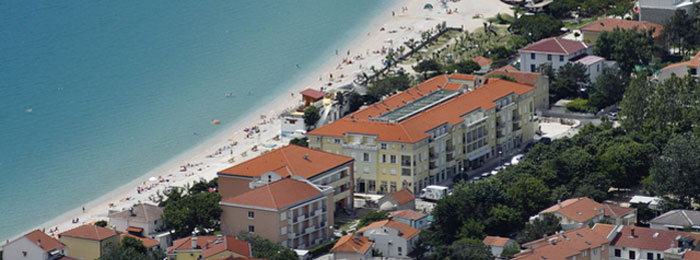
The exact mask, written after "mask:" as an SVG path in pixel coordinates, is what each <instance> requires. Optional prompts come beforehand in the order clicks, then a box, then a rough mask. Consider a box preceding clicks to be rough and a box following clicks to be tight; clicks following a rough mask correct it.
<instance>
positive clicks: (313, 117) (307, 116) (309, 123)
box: [304, 106, 321, 130]
mask: <svg viewBox="0 0 700 260" xmlns="http://www.w3.org/2000/svg"><path fill="white" fill-rule="evenodd" d="M320 119H321V114H320V112H319V111H318V108H317V107H316V106H308V107H306V108H305V109H304V124H305V125H306V129H307V130H308V129H314V128H315V126H316V123H317V122H318V120H320Z"/></svg>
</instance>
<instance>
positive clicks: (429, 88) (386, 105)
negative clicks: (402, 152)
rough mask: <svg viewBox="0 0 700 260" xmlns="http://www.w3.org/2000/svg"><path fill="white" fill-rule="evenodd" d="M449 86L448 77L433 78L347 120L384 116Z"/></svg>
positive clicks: (461, 75) (463, 77)
mask: <svg viewBox="0 0 700 260" xmlns="http://www.w3.org/2000/svg"><path fill="white" fill-rule="evenodd" d="M450 78H456V79H463V80H467V78H468V80H471V79H473V78H474V76H473V75H463V74H457V75H452V76H451V77H450ZM446 84H447V76H446V75H440V76H436V77H432V78H430V79H428V80H426V81H423V82H422V83H420V84H418V85H417V86H415V87H412V88H409V89H407V90H405V91H402V92H399V93H397V94H396V95H392V96H390V97H387V98H385V99H384V100H382V101H379V102H377V103H374V104H372V105H370V106H367V107H365V108H363V109H360V110H358V111H356V112H354V113H352V114H351V116H352V117H351V116H346V117H345V118H346V119H350V118H353V119H355V120H359V119H368V118H369V117H376V116H379V115H381V114H384V113H386V112H389V111H391V110H392V109H395V108H397V107H400V106H403V105H405V104H406V103H408V102H411V101H414V100H416V99H419V98H421V97H423V96H425V95H427V94H430V93H433V92H435V91H437V90H440V89H443V88H444V87H445V86H446Z"/></svg>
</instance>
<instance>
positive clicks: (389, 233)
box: [357, 218, 420, 258]
mask: <svg viewBox="0 0 700 260" xmlns="http://www.w3.org/2000/svg"><path fill="white" fill-rule="evenodd" d="M419 233H420V230H418V229H415V228H413V227H411V226H410V225H408V224H406V223H403V222H400V221H398V220H396V219H393V218H389V219H386V220H380V221H377V222H374V223H372V224H369V225H367V226H366V227H363V228H361V229H359V230H357V234H360V235H361V236H366V237H368V238H369V240H370V241H372V242H374V248H376V249H377V250H379V251H380V252H381V253H382V256H384V257H390V258H410V257H408V254H409V253H410V252H411V251H413V245H414V243H415V241H416V240H418V237H419Z"/></svg>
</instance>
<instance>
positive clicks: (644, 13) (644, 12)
mask: <svg viewBox="0 0 700 260" xmlns="http://www.w3.org/2000/svg"><path fill="white" fill-rule="evenodd" d="M696 2H698V1H697V0H639V20H640V21H649V22H653V23H658V24H666V23H667V22H668V20H669V19H670V18H671V17H673V14H674V13H675V12H676V10H684V11H685V12H686V13H687V14H690V13H691V12H692V10H693V4H694V3H696Z"/></svg>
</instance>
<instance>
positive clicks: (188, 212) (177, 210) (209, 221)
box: [161, 189, 222, 239]
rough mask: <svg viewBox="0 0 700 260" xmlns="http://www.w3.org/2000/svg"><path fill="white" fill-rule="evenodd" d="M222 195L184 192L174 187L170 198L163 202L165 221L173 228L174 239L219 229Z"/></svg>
mask: <svg viewBox="0 0 700 260" xmlns="http://www.w3.org/2000/svg"><path fill="white" fill-rule="evenodd" d="M220 200H221V195H220V194H219V193H215V192H203V193H196V194H192V193H189V194H184V195H183V194H182V193H181V192H180V191H179V189H174V190H173V191H172V192H170V194H168V199H167V200H165V201H163V202H161V206H165V208H164V209H163V221H165V223H166V225H167V226H168V227H169V228H171V229H172V230H173V233H172V236H173V239H178V238H182V237H187V236H189V235H192V232H194V231H196V233H197V234H201V235H204V234H210V233H212V232H213V231H215V230H219V219H220V218H221V212H222V209H221V206H219V201H220Z"/></svg>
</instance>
